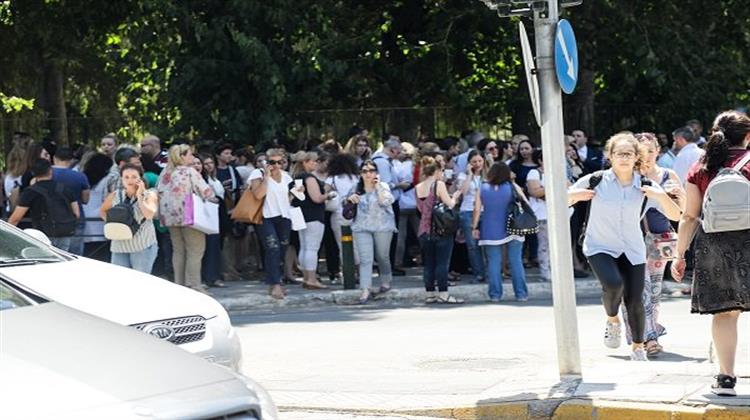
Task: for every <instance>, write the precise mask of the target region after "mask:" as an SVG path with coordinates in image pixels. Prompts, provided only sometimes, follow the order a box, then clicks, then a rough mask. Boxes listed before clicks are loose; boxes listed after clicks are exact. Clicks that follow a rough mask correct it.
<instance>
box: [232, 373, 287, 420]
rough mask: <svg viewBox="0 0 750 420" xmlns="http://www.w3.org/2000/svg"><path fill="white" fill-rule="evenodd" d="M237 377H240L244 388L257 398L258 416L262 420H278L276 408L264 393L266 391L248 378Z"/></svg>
mask: <svg viewBox="0 0 750 420" xmlns="http://www.w3.org/2000/svg"><path fill="white" fill-rule="evenodd" d="M238 376H241V378H242V380H244V381H245V386H247V388H248V389H249V390H251V391H253V392H254V393H255V395H257V396H258V401H259V402H260V409H261V413H260V414H261V416H262V417H263V420H278V418H279V412H278V409H277V408H276V404H275V403H274V402H273V400H272V399H271V395H270V394H269V393H268V391H266V389H265V388H263V387H262V386H261V385H260V384H259V383H257V382H255V381H254V380H252V379H250V378H248V377H247V376H242V375H238Z"/></svg>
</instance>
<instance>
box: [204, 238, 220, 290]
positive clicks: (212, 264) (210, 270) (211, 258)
mask: <svg viewBox="0 0 750 420" xmlns="http://www.w3.org/2000/svg"><path fill="white" fill-rule="evenodd" d="M201 278H202V279H203V283H205V284H208V285H213V284H214V283H216V281H217V280H221V235H220V234H218V233H217V234H215V235H206V251H205V252H204V253H203V264H202V265H201Z"/></svg>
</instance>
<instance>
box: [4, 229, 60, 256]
mask: <svg viewBox="0 0 750 420" xmlns="http://www.w3.org/2000/svg"><path fill="white" fill-rule="evenodd" d="M58 261H65V258H63V257H62V255H60V254H58V253H57V252H55V251H54V249H53V248H51V247H49V246H46V245H44V244H42V243H40V242H38V241H36V240H34V239H32V238H30V237H29V236H26V235H25V234H23V233H21V232H19V231H18V229H16V228H15V227H13V226H11V225H8V224H6V223H0V264H5V265H7V264H12V263H14V262H15V263H22V262H28V263H43V262H58Z"/></svg>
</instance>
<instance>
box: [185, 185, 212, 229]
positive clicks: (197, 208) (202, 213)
mask: <svg viewBox="0 0 750 420" xmlns="http://www.w3.org/2000/svg"><path fill="white" fill-rule="evenodd" d="M185 198H186V199H185V225H187V226H190V227H191V228H193V229H195V230H198V231H201V232H203V233H205V234H206V235H215V234H217V233H219V204H218V203H212V202H210V201H204V200H203V199H202V198H201V197H200V196H198V195H197V194H191V195H188V196H187V197H185ZM191 209H192V212H191V211H190V210H191ZM190 215H192V218H191V217H190Z"/></svg>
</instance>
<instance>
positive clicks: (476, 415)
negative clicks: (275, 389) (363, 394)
mask: <svg viewBox="0 0 750 420" xmlns="http://www.w3.org/2000/svg"><path fill="white" fill-rule="evenodd" d="M279 408H280V410H282V412H283V411H285V410H286V411H298V410H306V409H309V410H315V411H318V412H325V411H330V412H334V411H335V412H337V413H350V414H363V415H367V414H371V415H406V416H422V417H432V418H446V419H457V420H582V419H597V420H608V419H612V420H631V419H632V420H652V419H653V420H747V419H750V407H733V406H718V405H707V406H705V407H693V406H687V405H680V404H660V403H642V402H629V401H612V400H588V399H582V398H570V399H565V398H553V399H544V400H528V401H513V402H505V403H489V404H477V405H475V406H465V407H445V408H424V409H402V410H383V409H352V410H347V409H342V408H336V409H330V410H326V409H325V408H321V407H299V406H289V407H286V406H280V407H279Z"/></svg>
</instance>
